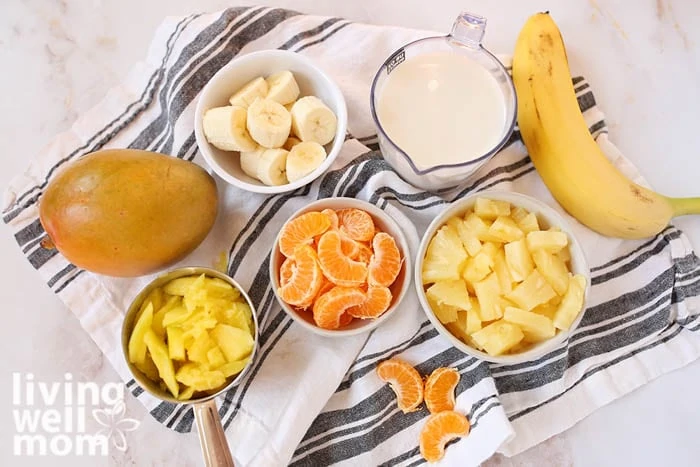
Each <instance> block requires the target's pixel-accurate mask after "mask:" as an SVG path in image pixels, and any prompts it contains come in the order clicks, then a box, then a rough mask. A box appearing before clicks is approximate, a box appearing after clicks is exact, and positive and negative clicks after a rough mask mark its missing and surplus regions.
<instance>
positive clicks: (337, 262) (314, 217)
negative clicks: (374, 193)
mask: <svg viewBox="0 0 700 467" xmlns="http://www.w3.org/2000/svg"><path fill="white" fill-rule="evenodd" d="M410 271H411V257H410V254H409V250H408V243H407V242H406V238H405V237H404V235H403V232H402V231H401V228H400V227H399V226H398V224H397V223H396V221H395V220H394V219H392V218H391V217H390V216H389V215H388V214H386V213H385V212H384V211H382V210H381V209H379V208H377V207H376V206H374V205H373V204H370V203H367V202H365V201H361V200H358V199H353V198H326V199H321V200H318V201H315V202H313V203H310V204H309V205H307V206H305V207H304V208H302V209H300V210H299V211H297V212H296V213H294V214H293V215H292V216H291V217H290V219H289V220H288V221H287V222H286V223H285V224H284V226H283V227H282V229H281V230H280V233H279V234H278V235H277V238H276V240H275V244H274V246H273V249H272V253H271V258H270V282H271V283H272V286H273V290H274V291H275V296H276V297H277V301H278V302H279V303H280V305H281V306H282V308H283V309H284V310H285V311H286V312H287V313H288V314H289V316H291V317H292V318H293V319H294V320H295V321H296V322H298V323H299V324H300V325H301V326H303V327H305V328H306V329H309V330H310V331H313V332H315V333H317V334H320V335H324V336H347V335H355V334H360V333H363V332H367V331H370V330H371V329H374V328H376V327H377V326H379V325H380V324H381V323H383V322H384V321H385V320H387V319H389V318H390V317H391V315H392V314H393V312H394V310H395V309H396V307H397V306H398V304H399V303H400V302H401V299H402V298H403V296H404V295H405V294H406V291H407V290H408V287H409V285H410V282H411V276H410Z"/></svg>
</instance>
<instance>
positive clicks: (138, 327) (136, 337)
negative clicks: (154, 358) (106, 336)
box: [128, 302, 153, 364]
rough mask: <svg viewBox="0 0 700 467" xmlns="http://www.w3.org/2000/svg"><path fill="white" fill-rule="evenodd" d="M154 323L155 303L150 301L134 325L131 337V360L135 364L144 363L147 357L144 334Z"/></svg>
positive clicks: (129, 350)
mask: <svg viewBox="0 0 700 467" xmlns="http://www.w3.org/2000/svg"><path fill="white" fill-rule="evenodd" d="M152 323H153V304H152V303H151V302H148V304H147V305H146V308H145V309H144V310H143V313H141V316H139V319H138V320H137V321H136V324H135V325H134V330H133V331H131V337H130V338H129V347H128V353H129V361H130V362H131V363H134V364H143V363H144V361H145V359H146V344H145V342H144V336H145V335H146V333H147V332H148V331H150V330H151V324H152Z"/></svg>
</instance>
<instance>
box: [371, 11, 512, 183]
mask: <svg viewBox="0 0 700 467" xmlns="http://www.w3.org/2000/svg"><path fill="white" fill-rule="evenodd" d="M485 27H486V19H485V18H483V17H481V16H476V15H472V14H470V13H465V12H463V13H461V14H460V15H459V16H458V17H457V19H456V20H455V22H454V24H453V26H452V31H451V32H450V33H449V34H448V35H446V36H437V37H428V38H425V39H420V40H417V41H415V42H411V43H409V44H407V45H405V46H403V47H402V48H400V49H399V50H397V51H396V52H394V53H393V54H392V55H391V56H390V57H389V58H388V59H387V60H386V61H385V62H384V64H383V65H382V66H381V68H380V69H379V71H377V74H376V75H375V77H374V80H373V82H372V88H371V95H370V107H371V111H372V118H373V119H374V123H375V125H376V126H377V135H378V138H379V146H380V149H381V151H382V154H383V155H384V158H385V159H386V160H387V162H389V164H390V165H391V166H392V167H393V168H394V170H396V171H397V172H398V173H399V175H401V176H402V177H403V178H404V179H405V180H406V181H408V182H410V183H412V184H413V185H415V186H417V187H420V188H424V189H426V190H429V191H437V190H442V189H446V188H450V187H453V186H456V185H458V184H460V183H462V182H463V181H464V180H465V179H466V178H467V177H468V176H469V175H470V174H472V173H473V172H474V171H475V170H476V169H477V168H479V167H480V166H481V165H482V164H484V163H485V162H486V161H487V160H489V159H490V158H491V157H492V156H493V155H494V154H496V152H498V150H499V149H501V148H502V147H503V145H504V144H505V143H506V142H507V141H508V139H509V138H510V135H511V134H512V132H513V128H514V126H515V119H516V115H517V104H516V97H515V88H514V87H513V82H512V80H511V78H510V76H509V75H508V72H507V71H506V69H505V68H504V66H503V64H501V62H500V61H499V60H498V59H497V58H496V57H495V56H494V55H493V54H491V53H490V52H489V51H488V50H486V49H485V48H484V47H483V46H482V45H481V40H482V38H483V36H484V30H485Z"/></svg>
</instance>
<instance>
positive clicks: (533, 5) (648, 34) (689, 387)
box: [0, 0, 700, 466]
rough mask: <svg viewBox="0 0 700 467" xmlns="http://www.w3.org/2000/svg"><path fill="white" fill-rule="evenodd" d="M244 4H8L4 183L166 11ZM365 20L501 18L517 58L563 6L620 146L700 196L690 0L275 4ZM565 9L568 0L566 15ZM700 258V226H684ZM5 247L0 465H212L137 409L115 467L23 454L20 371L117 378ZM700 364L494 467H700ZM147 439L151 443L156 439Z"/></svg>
mask: <svg viewBox="0 0 700 467" xmlns="http://www.w3.org/2000/svg"><path fill="white" fill-rule="evenodd" d="M247 3H249V2H240V1H238V0H228V1H223V0H200V1H198V2H191V1H187V0H167V1H166V0H151V1H148V2H146V1H143V0H140V1H137V0H71V1H68V0H4V1H3V2H2V3H1V4H0V63H2V70H3V72H2V73H0V89H5V91H4V92H5V97H4V98H3V99H2V100H0V129H1V130H0V131H1V134H2V138H1V139H0V147H1V154H2V156H0V167H1V170H0V186H3V187H5V186H6V185H7V183H8V182H9V180H10V178H11V177H12V176H13V175H15V174H17V173H20V172H21V171H22V170H24V168H25V167H26V165H27V163H28V161H29V160H30V159H31V158H32V157H33V156H34V155H35V154H36V153H37V152H38V151H40V150H41V148H42V146H44V145H45V144H47V143H48V142H49V141H50V140H51V138H52V136H53V135H55V134H56V133H58V132H60V131H63V130H65V129H67V128H68V127H69V126H70V125H71V123H72V122H73V121H74V120H75V119H76V117H77V116H78V115H80V114H81V113H82V112H84V111H86V110H87V109H89V108H90V107H92V106H93V105H94V104H95V103H96V102H97V101H98V100H99V99H100V98H101V97H102V96H103V95H104V94H105V92H106V91H107V90H108V89H109V88H110V87H112V86H113V85H115V84H116V83H117V82H119V80H121V79H123V78H124V77H125V76H126V74H127V72H128V70H129V69H130V67H131V66H132V65H133V64H134V63H135V62H137V61H138V60H141V59H142V58H143V57H144V56H145V54H146V48H147V46H148V44H149V41H150V38H151V35H152V34H153V32H154V31H155V28H156V27H157V25H158V24H159V23H160V21H161V20H162V19H163V17H164V16H167V15H182V14H186V13H190V12H192V11H193V10H194V9H197V10H202V11H214V10H218V9H222V8H225V7H228V6H233V5H239V4H247ZM261 3H265V4H274V5H278V6H281V7H287V8H291V9H295V10H299V11H302V12H307V13H313V14H321V15H334V16H344V17H347V18H350V19H352V20H355V21H362V22H369V23H374V24H394V25H401V26H406V27H415V28H420V29H431V30H436V31H447V30H448V29H449V27H450V25H451V23H452V20H453V18H454V17H455V15H456V14H457V13H458V12H459V11H460V9H467V10H469V9H471V10H473V11H474V12H475V13H479V14H482V15H484V16H486V17H487V18H488V19H489V23H488V28H487V35H486V39H485V44H486V46H487V47H489V48H490V49H491V50H492V51H495V52H505V53H508V52H509V51H511V50H512V48H513V44H514V42H515V38H516V36H517V33H518V31H519V29H520V27H521V26H522V24H523V22H524V21H525V19H526V18H527V16H529V15H530V14H532V13H534V12H536V11H541V10H550V12H551V13H552V14H553V15H554V16H555V19H556V21H557V23H558V24H559V26H560V28H561V29H562V30H563V32H564V37H565V40H566V43H567V50H568V56H569V60H570V63H571V66H572V69H573V71H574V73H580V74H585V75H586V76H587V78H588V79H589V81H590V82H591V85H592V86H593V88H594V90H595V92H596V96H597V99H598V102H599V104H600V106H601V107H602V109H603V110H604V111H605V113H606V115H607V120H608V123H609V126H610V134H611V139H612V141H614V142H615V143H616V144H617V146H618V147H619V148H620V149H621V150H622V151H623V153H624V154H626V155H627V156H628V157H629V158H630V159H631V160H632V161H633V162H634V163H635V164H636V165H637V166H638V167H639V169H640V171H641V172H642V174H643V175H644V176H645V177H646V178H647V179H648V180H649V182H650V183H651V184H652V186H654V187H655V188H656V189H657V190H658V191H660V192H663V193H664V194H667V195H672V196H691V195H698V194H699V193H700V188H698V184H697V183H696V181H697V175H698V174H700V154H698V146H700V133H699V132H698V130H697V122H698V121H700V85H698V83H700V3H698V2H691V1H683V0H676V1H670V0H657V1H651V0H646V1H644V2H635V3H634V6H632V3H631V2H625V1H623V0H607V1H604V0H588V1H582V0H580V1H577V2H573V1H570V2H551V1H550V2H546V1H525V2H523V1H518V0H494V1H491V2H488V3H486V2H480V3H477V2H464V1H458V0H444V1H440V2H421V1H417V0H410V1H406V0H384V1H381V2H378V1H372V0H358V1H355V2H339V1H318V0H316V1H313V0H277V1H274V2H261ZM563 3H566V4H565V5H563ZM676 223H677V225H678V226H680V227H681V228H682V229H684V230H685V232H686V233H687V234H688V236H689V237H690V239H691V242H692V243H693V245H694V246H695V247H696V248H698V247H700V217H695V218H682V219H678V220H677V222H676ZM3 228H5V229H6V231H5V234H4V235H2V236H0V255H1V257H2V258H3V259H4V261H5V263H6V266H5V267H4V268H2V272H0V284H1V285H0V291H1V294H2V303H3V307H4V310H3V319H2V322H3V325H2V326H0V342H3V343H5V345H4V346H3V349H4V351H5V354H6V356H5V358H3V359H2V361H1V363H0V377H1V378H2V381H3V382H4V384H2V385H0V401H2V402H1V404H0V405H2V407H3V410H4V413H5V414H6V416H5V417H3V418H2V421H1V422H0V432H2V434H3V436H2V437H0V441H1V442H2V443H3V445H2V446H1V448H2V449H0V453H1V454H0V465H13V466H14V465H17V466H39V465H51V466H63V465H66V466H68V465H70V466H94V465H120V466H121V465H138V466H141V465H167V466H170V465H178V466H189V465H202V461H201V457H200V452H199V444H198V440H197V437H196V434H188V435H179V434H176V433H174V432H172V431H169V430H167V429H164V428H163V427H161V426H160V425H158V424H157V423H156V422H155V421H154V420H152V419H151V417H150V416H149V415H148V413H147V412H146V411H145V409H144V408H143V407H142V406H141V405H140V403H138V402H137V401H135V400H134V399H133V398H132V397H127V401H126V403H127V408H126V413H127V415H128V416H129V417H131V418H134V419H137V420H140V421H141V425H140V427H139V429H138V430H137V431H134V432H130V433H127V434H126V441H127V444H128V449H127V450H126V451H125V452H121V451H116V450H112V451H111V452H110V455H109V456H108V457H106V458H101V457H98V458H94V457H93V458H90V457H78V456H65V457H60V458H47V457H43V458H42V457H14V456H13V455H12V445H11V443H12V435H13V434H14V431H15V425H14V423H13V420H12V417H11V416H10V410H11V408H12V374H13V373H21V374H23V375H26V374H27V373H30V372H31V373H33V374H34V377H35V379H36V380H41V381H64V374H65V373H71V374H72V375H73V377H74V379H75V380H81V381H96V382H100V383H103V384H104V383H108V382H117V381H118V378H117V375H116V373H115V372H114V370H113V369H112V368H111V367H110V365H109V364H108V363H106V362H105V361H103V358H102V357H101V355H100V352H99V351H98V349H97V347H96V345H95V344H94V343H93V342H92V340H91V339H90V337H89V336H88V335H87V334H86V333H85V332H84V331H83V330H82V329H81V327H80V325H79V323H78V321H77V319H75V317H74V316H73V315H72V314H71V313H70V312H69V311H68V310H67V309H66V308H65V307H64V306H63V305H62V303H61V302H60V301H59V300H58V299H57V298H56V297H55V296H54V295H53V294H52V293H51V292H50V291H49V289H48V288H47V287H46V286H45V285H44V284H43V283H42V281H41V279H40V277H39V275H38V274H37V273H36V272H35V271H34V270H33V269H32V267H31V266H30V265H29V263H28V262H27V261H26V260H25V259H24V257H23V256H22V254H21V252H20V250H19V249H18V248H17V245H16V243H15V242H14V239H13V238H12V237H11V235H9V231H8V230H7V228H6V227H3ZM698 386H700V363H698V362H696V363H695V364H691V365H689V366H687V367H685V368H683V369H681V370H678V371H676V372H674V373H671V374H669V375H666V376H664V377H662V378H660V379H658V380H656V381H654V382H652V383H650V384H648V385H647V386H645V387H643V388H641V389H639V390H637V391H635V392H633V393H632V394H630V395H628V396H626V397H624V398H622V399H620V400H618V401H616V402H614V403H612V404H610V405H608V406H606V407H604V408H603V409H601V410H599V411H598V412H596V413H594V414H593V415H591V416H589V417H588V418H586V419H585V420H583V421H581V422H580V423H579V424H577V425H576V426H574V427H573V428H571V429H570V430H568V431H566V432H564V433H562V434H560V435H558V436H555V437H553V438H551V439H550V440H548V441H546V442H544V443H543V444H541V445H539V446H536V447H534V448H532V449H531V450H529V451H527V452H525V453H523V454H521V455H519V456H517V457H514V458H510V459H509V458H505V457H502V456H500V455H497V456H494V457H493V458H492V459H490V460H489V461H488V462H487V464H488V465H492V466H529V465H533V466H534V465H537V466H549V465H552V466H562V465H577V466H589V465H590V466H593V465H595V466H601V465H638V466H639V465H650V466H651V465H674V466H683V465H697V459H698V458H700V443H697V441H696V433H697V432H698V428H700V399H698V398H696V397H693V394H694V393H695V388H697V387H698ZM144 440H148V442H144Z"/></svg>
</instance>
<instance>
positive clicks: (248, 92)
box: [228, 76, 268, 109]
mask: <svg viewBox="0 0 700 467" xmlns="http://www.w3.org/2000/svg"><path fill="white" fill-rule="evenodd" d="M267 91H268V86H267V81H265V78H263V77H262V76H260V77H258V78H255V79H254V80H252V81H249V82H248V83H246V85H245V86H243V87H242V88H241V89H240V90H239V91H238V92H237V93H235V94H234V95H233V96H231V97H230V98H229V100H228V101H229V103H230V104H231V105H237V106H239V107H243V108H246V109H247V108H248V107H249V106H250V104H252V103H253V102H255V99H258V98H260V99H262V98H264V97H265V96H266V95H267Z"/></svg>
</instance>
